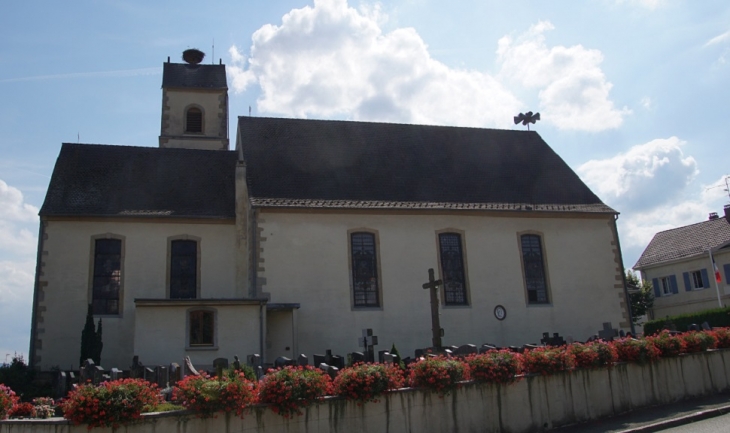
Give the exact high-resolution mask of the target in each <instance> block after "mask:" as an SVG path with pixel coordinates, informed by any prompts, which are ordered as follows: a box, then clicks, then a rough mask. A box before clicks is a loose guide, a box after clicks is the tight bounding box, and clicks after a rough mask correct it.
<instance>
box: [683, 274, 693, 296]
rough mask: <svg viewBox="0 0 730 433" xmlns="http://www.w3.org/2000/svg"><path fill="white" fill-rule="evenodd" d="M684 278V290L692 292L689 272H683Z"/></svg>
mask: <svg viewBox="0 0 730 433" xmlns="http://www.w3.org/2000/svg"><path fill="white" fill-rule="evenodd" d="M682 277H684V290H685V291H687V292H691V291H692V284H690V283H689V272H683V273H682Z"/></svg>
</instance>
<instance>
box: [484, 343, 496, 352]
mask: <svg viewBox="0 0 730 433" xmlns="http://www.w3.org/2000/svg"><path fill="white" fill-rule="evenodd" d="M490 350H499V348H498V347H497V346H495V345H493V344H489V343H484V344H482V347H480V348H479V353H487V352H489V351H490Z"/></svg>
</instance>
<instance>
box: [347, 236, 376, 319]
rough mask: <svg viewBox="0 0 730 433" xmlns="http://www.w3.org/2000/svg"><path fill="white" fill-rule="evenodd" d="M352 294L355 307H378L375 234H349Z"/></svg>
mask: <svg viewBox="0 0 730 433" xmlns="http://www.w3.org/2000/svg"><path fill="white" fill-rule="evenodd" d="M350 258H351V260H352V263H351V266H352V268H351V269H352V294H353V305H354V306H355V307H379V306H380V290H379V288H378V257H377V246H376V242H375V234H373V233H368V232H352V233H350Z"/></svg>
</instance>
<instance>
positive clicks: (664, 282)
mask: <svg viewBox="0 0 730 433" xmlns="http://www.w3.org/2000/svg"><path fill="white" fill-rule="evenodd" d="M659 290H660V291H661V293H662V296H669V295H671V294H672V293H674V292H673V291H672V282H671V280H670V278H669V277H662V278H659Z"/></svg>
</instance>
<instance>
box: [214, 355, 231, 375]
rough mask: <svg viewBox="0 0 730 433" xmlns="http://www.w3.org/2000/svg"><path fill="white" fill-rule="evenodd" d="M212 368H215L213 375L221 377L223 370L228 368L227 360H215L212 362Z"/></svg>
mask: <svg viewBox="0 0 730 433" xmlns="http://www.w3.org/2000/svg"><path fill="white" fill-rule="evenodd" d="M213 368H215V375H216V376H218V377H223V370H225V369H227V368H228V358H216V359H214V360H213Z"/></svg>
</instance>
